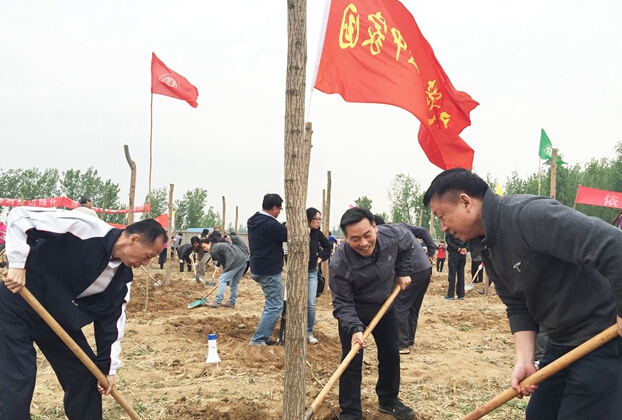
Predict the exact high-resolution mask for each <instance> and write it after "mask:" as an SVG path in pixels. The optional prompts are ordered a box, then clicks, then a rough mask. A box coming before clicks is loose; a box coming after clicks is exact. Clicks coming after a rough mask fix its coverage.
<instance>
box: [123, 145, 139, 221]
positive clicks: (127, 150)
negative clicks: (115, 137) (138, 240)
mask: <svg viewBox="0 0 622 420" xmlns="http://www.w3.org/2000/svg"><path fill="white" fill-rule="evenodd" d="M123 150H124V151H125V160H127V164H128V165H130V172H131V175H130V198H129V200H130V201H129V204H128V210H127V224H128V225H131V224H132V223H134V196H135V195H136V162H134V161H133V160H132V158H131V156H130V148H129V147H128V145H127V144H125V145H123Z"/></svg>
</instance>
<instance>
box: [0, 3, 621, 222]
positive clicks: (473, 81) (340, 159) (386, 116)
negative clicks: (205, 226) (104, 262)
mask: <svg viewBox="0 0 622 420" xmlns="http://www.w3.org/2000/svg"><path fill="white" fill-rule="evenodd" d="M356 1H362V0H353V2H356ZM403 4H404V5H405V6H406V7H407V8H408V9H409V10H410V12H411V13H412V14H413V16H414V18H415V20H416V21H417V24H418V25H419V27H420V29H421V31H422V33H423V35H424V36H425V37H426V39H427V40H428V42H429V43H430V44H431V46H432V48H433V49H434V52H435V55H436V57H437V58H438V60H439V62H440V63H441V65H442V66H443V68H444V70H445V72H446V73H447V75H448V76H449V78H450V79H451V81H452V83H453V85H454V86H455V88H456V89H457V90H460V91H464V92H467V93H468V94H469V95H471V97H472V98H473V99H475V100H476V101H478V102H479V103H480V105H479V106H478V107H477V108H475V110H473V111H472V112H471V123H472V125H471V126H470V127H467V128H466V129H465V130H464V131H463V132H462V134H461V137H462V138H463V139H464V140H465V141H466V142H467V143H468V144H469V145H470V146H471V147H472V148H473V149H474V150H475V157H474V162H473V170H474V171H475V172H477V173H478V174H479V175H480V176H482V177H484V178H485V177H486V176H487V175H489V176H490V177H491V178H492V179H497V180H499V182H500V183H501V184H502V185H503V184H504V183H505V182H506V181H507V178H508V177H510V176H511V175H512V173H513V172H514V171H515V172H517V173H518V175H519V176H520V177H522V178H526V177H527V176H528V175H530V174H532V173H535V172H537V171H538V162H539V158H538V146H539V140H540V129H541V128H544V129H545V130H546V132H547V134H548V136H549V138H550V139H551V142H552V144H553V147H555V148H558V149H559V153H560V154H561V155H562V156H563V159H564V161H566V162H568V163H570V164H575V163H587V162H589V161H590V160H591V159H602V158H608V157H612V156H613V155H614V146H615V144H616V143H617V142H619V141H622V136H620V135H619V130H618V129H617V124H616V123H615V121H617V120H618V119H619V115H620V109H621V106H620V105H621V102H622V25H620V22H621V21H622V2H619V1H613V0H611V1H604V0H594V1H590V2H586V1H569V0H548V1H546V2H543V1H533V0H525V1H521V2H499V1H493V0H472V1H468V2H466V1H464V0H445V1H443V2H438V1H413V0H404V1H403ZM325 6H326V4H325V2H324V1H321V0H308V1H307V48H308V52H307V57H308V62H307V73H308V79H309V82H308V84H307V93H306V95H307V101H308V103H309V104H310V105H309V106H308V107H307V109H306V113H307V118H306V120H307V121H310V122H311V123H312V124H313V140H312V141H313V149H312V153H311V164H310V168H309V190H308V199H307V205H308V206H313V207H316V208H319V209H321V205H322V189H324V188H326V181H327V171H331V176H332V190H331V196H332V200H331V208H332V211H331V222H330V224H331V226H335V225H337V224H338V221H339V219H340V217H341V215H342V214H343V212H344V211H345V210H346V209H347V208H348V205H350V204H354V201H355V200H356V199H357V198H359V197H361V196H367V197H368V198H370V199H371V200H372V211H373V212H376V213H381V212H387V213H389V211H390V201H389V199H388V190H389V188H390V185H391V182H392V181H393V180H394V178H395V176H396V175H398V174H400V173H403V174H407V175H410V176H412V177H413V178H414V179H415V180H416V181H418V182H419V184H420V185H421V188H422V189H423V190H425V189H426V188H427V186H428V185H429V183H430V182H431V181H432V179H433V178H434V177H435V176H436V175H437V174H438V173H440V172H441V169H439V168H437V167H436V166H434V165H432V164H431V163H429V162H428V160H427V158H426V157H425V155H424V153H423V151H422V150H421V148H420V147H419V144H418V142H417V132H418V130H419V122H418V120H417V119H416V118H415V117H414V116H413V115H412V114H410V113H408V112H407V111H404V110H403V109H400V108H397V107H393V106H389V105H376V104H357V103H347V102H345V101H344V100H343V99H342V98H341V97H340V96H339V95H336V94H335V95H327V94H324V93H322V92H320V91H317V90H315V91H314V90H312V89H311V86H310V80H311V75H312V73H313V72H314V69H315V67H316V60H317V51H318V43H319V42H318V41H319V39H320V32H321V27H322V22H323V16H324V13H325ZM0 40H2V42H0V57H1V62H2V67H1V68H2V70H1V71H0V74H1V76H2V77H1V78H2V81H0V144H1V152H0V169H2V170H7V169H18V168H23V169H26V168H33V167H36V168H39V169H40V170H44V169H46V168H57V169H59V171H61V172H62V171H66V170H69V169H80V170H82V171H84V170H86V169H88V168H89V167H91V166H92V167H93V168H95V169H97V170H98V172H99V175H100V176H101V177H102V178H103V179H111V180H112V181H113V182H115V183H118V184H119V186H120V188H121V193H120V198H121V201H122V202H123V203H126V204H127V202H128V193H129V181H130V170H129V166H128V164H127V162H126V160H125V156H124V153H123V145H125V144H127V145H128V146H129V149H130V153H131V156H132V159H133V160H134V161H135V162H136V165H137V189H136V201H137V202H140V201H141V200H142V199H143V197H145V196H146V194H147V191H148V175H149V137H150V128H151V121H153V126H152V129H153V131H152V135H153V162H152V163H153V175H152V188H159V187H166V189H167V191H168V187H169V184H174V185H175V190H174V199H181V198H182V196H183V194H184V193H185V192H187V191H190V190H193V189H195V188H197V187H200V188H204V189H206V190H207V192H208V200H207V201H208V203H207V204H208V206H213V207H214V209H215V210H216V211H217V212H219V213H220V212H221V211H222V196H225V197H226V202H227V214H226V219H227V224H229V222H233V221H234V218H235V208H236V206H237V207H238V209H239V215H240V219H239V223H241V224H243V225H245V224H246V219H247V218H248V217H250V216H251V215H252V214H253V213H254V212H255V211H257V210H260V207H261V201H262V198H263V195H264V194H266V193H278V194H280V195H281V196H284V186H283V178H284V173H283V172H284V160H283V149H284V116H285V78H286V59H287V5H286V2H284V1H256V0H238V1H235V2H212V1H210V2H201V1H184V0H177V1H164V0H149V1H146V0H145V1H118V0H109V1H107V2H85V1H79V0H62V1H61V0H23V1H19V2H17V1H11V2H9V1H4V2H1V3H0ZM152 52H155V53H156V54H157V56H158V57H159V58H160V59H161V60H162V61H163V62H164V63H165V64H166V65H167V66H168V67H169V68H171V69H172V70H174V71H176V72H178V73H180V74H181V75H183V76H184V77H186V78H187V79H188V80H189V81H190V82H191V83H192V84H194V85H195V86H196V87H197V88H198V90H199V98H198V103H199V106H198V108H196V109H194V108H191V107H190V106H189V105H188V104H187V103H186V102H184V101H180V100H176V99H173V98H169V97H166V96H161V95H154V96H153V119H151V107H150V103H151V94H150V86H151V85H150V83H151V73H150V64H151V53H152ZM9 198H13V197H9ZM99 204H101V203H95V205H96V206H97V205H99ZM279 219H280V220H285V214H282V215H281V216H280V217H279Z"/></svg>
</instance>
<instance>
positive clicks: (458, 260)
mask: <svg viewBox="0 0 622 420" xmlns="http://www.w3.org/2000/svg"><path fill="white" fill-rule="evenodd" d="M445 241H446V242H447V250H448V252H449V277H448V278H447V281H448V282H449V286H448V288H447V296H445V299H448V300H454V299H455V297H454V294H457V295H458V299H460V300H463V299H464V266H465V265H466V253H467V252H468V251H469V249H468V246H469V244H468V241H461V240H460V239H458V238H456V237H455V236H453V235H452V234H451V233H449V232H445ZM456 279H457V281H456Z"/></svg>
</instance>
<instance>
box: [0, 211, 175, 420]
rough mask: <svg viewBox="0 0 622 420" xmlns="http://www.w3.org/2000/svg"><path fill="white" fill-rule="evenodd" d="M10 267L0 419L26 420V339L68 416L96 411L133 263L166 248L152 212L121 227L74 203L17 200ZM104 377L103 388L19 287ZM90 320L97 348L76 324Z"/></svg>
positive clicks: (2, 300)
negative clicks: (26, 204)
mask: <svg viewBox="0 0 622 420" xmlns="http://www.w3.org/2000/svg"><path fill="white" fill-rule="evenodd" d="M7 225H8V229H7V246H6V250H7V257H8V260H9V270H8V273H7V276H6V278H5V280H4V283H3V284H1V285H0V361H1V362H0V419H2V420H29V419H30V403H31V399H32V393H33V391H34V387H35V379H36V373H37V361H36V353H35V349H34V347H33V345H32V343H33V341H34V342H35V343H37V346H38V347H39V349H41V351H42V353H43V354H44V355H45V357H46V359H47V360H48V361H49V362H50V365H52V368H53V369H54V372H56V376H57V377H58V380H59V381H60V384H61V386H62V387H63V390H64V392H65V398H64V402H65V413H66V415H67V417H68V418H69V419H70V420H84V419H94V420H100V419H101V418H102V405H101V395H100V394H102V395H108V394H110V392H111V391H112V388H113V386H114V383H115V374H116V370H117V368H118V367H119V365H120V364H121V362H120V360H119V353H120V345H119V344H120V341H121V338H122V337H123V333H124V331H125V306H126V305H127V302H128V301H129V288H130V284H131V281H132V278H133V275H132V267H140V266H141V265H145V264H147V263H149V261H150V260H151V258H153V257H155V256H157V255H158V254H159V253H160V252H162V249H163V248H164V243H165V242H166V240H167V238H166V231H165V230H164V229H163V228H162V226H161V225H160V224H159V223H158V222H156V221H155V220H153V219H148V220H143V221H140V222H138V223H134V224H132V225H130V226H128V227H127V228H126V229H125V230H121V229H115V228H113V227H111V226H110V225H108V224H107V223H105V222H103V221H101V220H99V219H95V218H92V217H91V216H88V215H85V214H82V213H78V212H72V211H51V210H44V209H27V208H23V207H17V208H15V209H13V210H12V211H11V213H9V217H8V221H7ZM26 285H27V286H28V290H29V291H30V292H31V293H32V294H33V295H34V297H35V298H37V300H39V302H40V303H41V304H42V305H43V306H44V307H45V308H46V309H47V310H48V312H50V314H51V315H52V316H53V317H54V318H55V320H56V321H57V322H58V323H59V324H60V325H61V326H62V327H63V329H64V330H65V331H66V332H67V334H69V336H71V338H73V340H74V341H75V342H76V343H77V344H78V346H80V347H81V348H82V350H84V352H85V353H86V354H87V355H89V356H90V357H91V359H93V361H94V362H95V364H96V365H97V366H98V367H99V368H100V369H101V371H102V372H103V373H104V374H105V375H107V379H108V384H109V386H108V388H104V387H103V385H102V384H100V383H98V382H97V380H96V379H95V377H94V376H93V374H92V373H91V372H90V371H89V370H88V369H87V368H86V367H85V366H84V365H83V364H82V362H81V361H80V360H79V359H78V357H77V356H76V355H75V354H74V353H73V352H72V351H71V350H69V348H68V347H67V346H66V345H65V343H63V342H62V341H61V339H60V338H59V337H58V336H57V335H56V334H55V333H54V331H53V330H52V329H51V328H50V327H49V326H48V325H47V324H46V323H45V322H44V321H43V320H42V319H41V318H40V317H39V315H38V314H37V313H36V312H35V311H34V309H32V308H31V307H30V306H29V305H28V303H26V301H25V300H24V299H23V298H22V297H21V296H18V295H17V293H18V292H19V291H20V290H21V289H22V288H23V287H24V286H26ZM90 323H93V324H94V331H95V341H96V344H97V355H95V354H94V353H93V350H91V347H90V346H89V343H88V342H87V340H86V338H85V337H84V334H83V333H82V331H81V328H82V327H84V326H85V325H88V324H90Z"/></svg>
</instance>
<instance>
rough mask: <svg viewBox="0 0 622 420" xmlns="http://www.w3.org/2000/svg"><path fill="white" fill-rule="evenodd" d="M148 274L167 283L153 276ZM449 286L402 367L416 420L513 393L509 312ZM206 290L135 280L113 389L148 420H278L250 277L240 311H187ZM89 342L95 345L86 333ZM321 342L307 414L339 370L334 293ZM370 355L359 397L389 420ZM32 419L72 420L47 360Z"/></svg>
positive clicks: (334, 412)
mask: <svg viewBox="0 0 622 420" xmlns="http://www.w3.org/2000/svg"><path fill="white" fill-rule="evenodd" d="M210 270H211V268H210ZM149 271H150V272H151V273H152V275H153V276H154V277H155V278H157V279H162V280H163V279H164V270H160V269H159V267H158V266H157V265H156V264H152V265H151V266H150V267H149ZM211 273H212V272H211V271H209V272H208V277H211ZM465 277H466V278H467V279H470V278H471V276H470V275H467V276H465ZM217 278H218V275H216V279H217ZM147 284H148V285H149V289H148V294H146V285H147ZM446 286H447V267H445V272H444V273H436V272H435V273H434V276H433V282H432V283H431V284H430V288H429V289H428V293H427V294H426V297H425V299H424V302H423V306H422V309H421V313H420V317H419V326H418V329H417V335H416V343H415V346H414V349H413V351H411V353H410V354H407V355H402V356H401V388H400V398H401V399H402V401H403V402H404V403H405V404H407V405H409V406H411V407H413V408H414V409H415V411H416V412H417V417H416V418H417V419H418V420H433V419H434V420H435V419H461V418H462V417H463V416H464V415H466V414H467V413H469V412H470V411H472V410H473V409H474V408H476V407H478V406H480V405H481V404H483V403H485V402H486V401H488V400H489V399H490V398H492V397H494V396H495V395H497V394H499V393H501V392H503V391H504V390H506V389H507V388H508V387H509V378H510V373H511V370H512V367H513V362H514V353H513V345H512V337H511V335H510V333H509V327H508V322H507V319H506V317H505V310H504V306H503V304H502V303H501V302H500V300H499V299H498V298H497V297H496V296H494V295H493V296H483V295H481V294H480V293H478V292H479V290H481V288H482V286H481V284H480V285H476V287H475V288H474V289H473V290H470V291H468V292H467V297H466V299H465V300H464V301H458V300H456V301H448V300H445V299H443V296H444V295H445V294H446ZM207 290H208V289H206V288H205V287H204V286H202V285H198V284H197V283H195V282H194V281H193V280H192V274H191V273H188V272H185V273H179V272H175V271H173V273H172V285H171V286H160V287H155V286H153V281H152V280H150V279H149V278H148V277H147V275H146V274H145V272H144V271H142V270H135V281H134V284H133V286H132V297H131V302H130V304H129V305H128V321H127V328H126V334H125V338H124V339H123V342H122V347H123V351H122V354H121V358H122V361H123V365H122V367H121V368H120V370H119V372H118V374H117V389H118V390H119V391H120V392H121V394H122V395H123V397H124V398H125V400H126V401H128V403H129V404H131V405H132V406H133V408H134V410H135V411H136V412H137V413H138V414H139V416H140V417H141V418H142V419H145V420H148V419H151V420H162V419H179V420H196V419H227V420H234V419H239V420H247V419H249V420H250V419H259V420H263V419H280V418H282V412H283V378H284V371H285V354H284V352H285V347H282V346H270V347H251V346H249V344H248V342H249V340H250V337H251V336H252V334H253V333H254V331H255V328H256V326H257V323H258V321H259V317H260V314H261V311H262V309H263V304H264V298H263V294H262V291H261V288H260V287H259V286H258V285H257V284H256V283H255V282H254V281H253V280H252V279H250V277H249V276H248V274H247V275H246V276H245V277H244V278H243V279H242V281H241V283H240V289H239V298H238V301H237V304H236V307H235V309H227V308H219V309H212V308H208V307H206V306H200V307H197V308H195V309H188V308H187V306H188V304H189V303H190V302H193V301H195V300H197V299H199V298H201V297H202V296H203V295H204V294H205V293H206V292H207ZM227 293H228V292H227ZM227 296H228V294H227ZM146 304H147V309H146V310H145V305H146ZM278 328H279V324H277V328H276V330H275V333H274V334H273V338H276V337H277V336H278ZM86 331H87V334H88V335H92V334H91V330H89V329H88V327H87V329H86ZM315 331H316V334H315V336H316V337H317V339H318V340H319V344H317V345H315V346H308V347H307V362H308V363H307V370H306V395H307V398H306V399H307V401H306V407H309V406H310V404H311V403H312V402H313V400H314V399H315V397H316V396H317V395H318V394H319V392H320V390H321V389H322V388H323V386H324V385H325V384H326V382H327V381H328V379H329V378H330V376H331V375H332V374H333V372H334V371H335V370H336V368H337V366H338V365H339V361H340V355H341V350H340V344H339V338H338V335H337V322H336V320H335V319H334V318H333V316H332V306H331V299H330V294H329V293H325V294H324V295H322V296H320V297H319V298H318V303H317V320H316V327H315ZM208 333H216V334H217V343H218V354H219V356H220V359H221V360H222V361H221V362H220V363H213V364H207V363H205V355H206V354H207V353H208V343H207V335H208ZM368 343H369V344H368V346H367V348H366V350H365V356H364V372H363V386H362V390H361V393H362V400H363V413H364V418H365V419H370V420H376V419H385V420H389V419H393V417H391V416H389V415H386V414H381V413H379V412H378V409H377V398H376V395H375V383H376V379H377V374H378V373H377V358H376V350H375V344H374V343H373V339H372V338H371V337H370V339H369V341H368ZM337 395H338V385H336V386H335V387H334V388H333V389H332V390H331V392H330V393H329V394H328V396H327V397H326V399H325V400H324V401H323V403H322V404H321V406H320V407H319V408H318V410H317V412H316V413H315V415H314V417H313V418H314V419H326V420H332V419H338V413H339V405H338V400H337ZM525 406H526V401H525V400H512V401H510V402H509V403H507V404H505V405H504V406H503V407H501V408H499V409H497V410H495V411H493V412H492V413H491V414H489V415H487V416H485V417H484V418H485V419H520V418H524V409H525ZM104 412H105V414H104V418H105V419H108V420H112V419H127V418H129V416H127V415H126V414H125V412H124V411H123V410H122V408H120V406H118V405H117V404H116V402H115V401H114V399H113V398H112V397H105V398H104ZM32 413H33V419H65V418H66V417H65V416H64V412H63V406H62V390H61V388H60V385H59V384H58V381H57V379H56V377H55V375H54V372H53V371H52V369H51V368H50V366H49V364H48V363H47V361H46V360H45V359H44V358H43V357H41V356H39V371H38V376H37V386H36V389H35V394H34V398H33V403H32Z"/></svg>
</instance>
